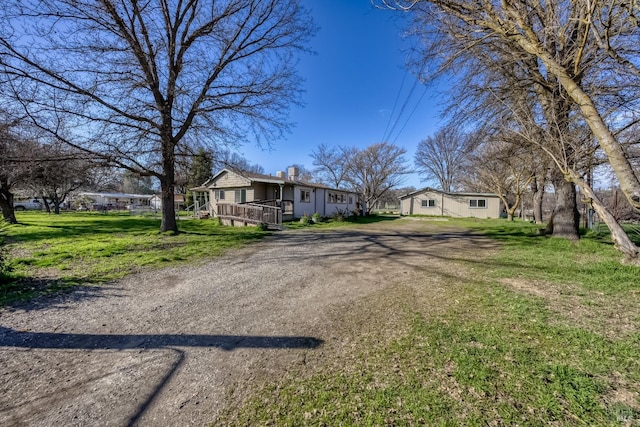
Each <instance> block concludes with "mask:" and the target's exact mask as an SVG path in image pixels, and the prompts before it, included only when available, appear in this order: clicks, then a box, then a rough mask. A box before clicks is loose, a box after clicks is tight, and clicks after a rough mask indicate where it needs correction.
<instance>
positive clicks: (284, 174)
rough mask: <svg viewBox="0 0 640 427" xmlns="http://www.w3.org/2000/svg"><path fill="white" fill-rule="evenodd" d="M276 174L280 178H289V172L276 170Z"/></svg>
mask: <svg viewBox="0 0 640 427" xmlns="http://www.w3.org/2000/svg"><path fill="white" fill-rule="evenodd" d="M276 176H277V177H278V178H280V179H286V178H287V174H286V173H285V172H284V171H278V172H276Z"/></svg>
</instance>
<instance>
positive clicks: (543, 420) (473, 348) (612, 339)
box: [217, 220, 640, 426]
mask: <svg viewBox="0 0 640 427" xmlns="http://www.w3.org/2000/svg"><path fill="white" fill-rule="evenodd" d="M452 226H453V227H459V228H464V229H467V230H472V232H474V233H479V234H484V235H486V236H489V237H490V238H492V239H496V240H498V241H499V242H500V243H501V244H500V246H499V249H498V250H497V251H496V252H495V253H491V254H479V253H475V252H474V251H473V248H470V250H469V253H468V256H463V257H462V258H460V259H457V260H453V261H451V262H453V263H456V264H457V265H458V267H457V268H456V270H457V271H458V272H459V274H462V275H463V279H462V280H461V279H460V277H459V276H458V277H455V278H452V277H434V276H433V275H434V274H437V273H431V274H425V277H424V278H421V279H419V280H417V282H414V283H411V284H410V286H409V287H410V288H411V289H412V291H411V292H408V293H407V295H406V296H404V297H402V298H400V299H399V300H397V301H395V302H394V303H393V304H391V305H383V304H382V303H379V301H380V300H383V299H384V298H385V295H379V296H375V297H373V298H370V299H369V300H368V301H366V302H365V303H364V305H363V307H361V308H360V310H362V312H369V313H370V312H374V313H376V314H375V315H373V316H374V318H379V320H378V321H377V322H378V323H376V326H375V327H370V328H367V327H362V326H361V325H356V326H355V327H354V329H355V331H356V332H355V333H354V337H353V339H354V340H355V341H356V343H358V342H359V345H353V346H352V347H353V348H354V349H355V350H353V352H352V353H351V352H347V353H340V350H339V347H336V350H335V351H336V353H337V354H336V355H335V356H334V357H335V360H332V361H330V362H326V364H325V365H324V367H320V368H318V369H309V368H307V367H305V366H303V367H300V368H295V367H293V368H292V371H291V373H290V375H288V376H287V377H286V378H284V379H282V380H280V381H278V382H277V383H275V384H269V385H265V386H264V387H262V388H261V389H260V390H257V391H256V392H255V393H254V397H253V398H251V399H249V401H248V402H246V403H245V404H243V405H242V406H240V407H237V408H232V409H231V410H230V411H229V412H228V413H227V414H225V415H223V416H222V417H221V418H220V419H219V420H217V421H219V422H222V423H225V424H230V425H279V426H298V425H344V426H351V425H353V426H355V425H358V426H360V425H376V426H378V425H399V426H402V425H451V426H459V425H465V426H484V425H521V426H522V425H526V426H540V425H558V426H559V425H562V426H564V425H575V426H579V425H589V426H591V425H598V426H601V425H602V426H605V425H610V426H630V425H640V358H639V356H638V355H640V268H638V267H631V266H624V265H621V264H620V262H619V260H620V255H619V253H618V252H616V251H615V250H614V249H613V247H612V245H611V244H609V243H608V242H606V239H602V236H597V235H593V234H592V235H590V236H588V237H586V238H585V239H583V240H582V241H580V242H579V243H577V244H573V243H570V242H566V241H562V240H556V239H549V238H545V237H540V236H537V234H536V226H535V225H532V224H528V223H523V222H515V223H507V222H506V221H503V220H496V221H490V220H489V221H482V220H455V221H448V222H444V223H439V222H438V223H436V222H433V223H430V224H429V227H430V231H431V232H433V231H437V229H438V227H446V228H447V229H450V227H452ZM436 279H438V280H436ZM434 282H437V283H438V286H437V289H435V290H430V289H432V288H433V287H434V285H433V283H434ZM406 285H407V284H402V286H406ZM381 304H382V305H381ZM358 310H359V309H358V307H354V308H353V310H352V311H353V312H357V311H358ZM398 317H401V319H402V320H401V321H400V324H399V325H398V324H397V322H394V320H393V319H397V318H398ZM344 322H345V323H347V324H348V323H349V317H347V318H345V319H344ZM387 322H388V324H389V325H391V326H387V325H386V323H387ZM385 327H386V328H390V329H392V330H394V331H398V332H397V333H395V334H393V333H392V334H391V336H392V338H385V337H386V336H388V335H389V330H388V329H387V330H385ZM376 328H379V330H376ZM328 345H329V346H330V345H331V344H330V343H329V344H328ZM331 351H332V349H331V348H330V347H329V348H326V349H325V351H324V354H325V356H324V357H323V356H318V359H320V360H319V361H318V364H319V366H323V364H324V363H325V362H323V361H322V359H323V358H329V359H330V357H329V356H328V353H330V352H331ZM308 357H312V356H308Z"/></svg>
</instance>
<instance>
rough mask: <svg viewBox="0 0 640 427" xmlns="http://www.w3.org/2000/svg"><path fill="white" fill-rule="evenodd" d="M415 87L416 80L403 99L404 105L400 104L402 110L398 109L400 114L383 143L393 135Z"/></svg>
mask: <svg viewBox="0 0 640 427" xmlns="http://www.w3.org/2000/svg"><path fill="white" fill-rule="evenodd" d="M417 85H418V79H416V80H415V81H414V82H413V86H411V90H410V91H409V94H408V95H407V98H406V99H405V101H404V103H403V104H402V108H401V109H400V112H399V113H398V117H397V118H396V120H395V122H394V123H393V126H392V127H391V130H390V131H389V134H388V136H387V135H385V136H387V137H386V138H383V139H382V140H383V141H386V140H388V139H391V135H392V134H393V131H394V130H395V129H396V126H397V125H398V121H400V117H402V113H404V109H405V108H406V107H407V104H408V103H409V100H410V99H411V97H412V96H413V91H414V90H415V89H416V86H417Z"/></svg>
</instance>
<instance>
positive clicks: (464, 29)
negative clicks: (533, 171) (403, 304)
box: [383, 0, 640, 262]
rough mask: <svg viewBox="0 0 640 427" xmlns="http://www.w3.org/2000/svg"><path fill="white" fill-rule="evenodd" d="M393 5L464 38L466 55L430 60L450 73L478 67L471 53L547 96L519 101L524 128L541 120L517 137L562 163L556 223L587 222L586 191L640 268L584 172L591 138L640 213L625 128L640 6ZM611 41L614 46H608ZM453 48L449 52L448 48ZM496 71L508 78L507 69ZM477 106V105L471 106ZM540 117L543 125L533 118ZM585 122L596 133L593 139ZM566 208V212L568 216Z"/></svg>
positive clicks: (444, 1) (442, 1)
mask: <svg viewBox="0 0 640 427" xmlns="http://www.w3.org/2000/svg"><path fill="white" fill-rule="evenodd" d="M383 3H384V4H385V5H386V6H391V7H398V8H403V9H412V8H413V9H414V10H415V11H417V12H418V13H417V15H418V16H421V17H424V19H422V20H421V21H420V24H421V25H424V26H426V27H428V28H429V31H432V29H433V28H435V29H436V30H435V34H436V35H437V36H439V37H441V39H442V40H444V41H449V42H450V41H451V40H453V39H457V40H459V41H460V43H459V44H458V46H460V47H461V49H459V50H458V51H457V52H454V54H453V55H451V53H452V52H445V54H444V55H442V53H443V51H442V50H439V49H435V51H434V52H432V53H430V54H429V55H427V57H428V58H435V57H437V56H439V55H440V57H441V58H442V59H440V61H439V62H438V61H437V60H436V63H437V64H438V67H440V68H439V70H440V71H444V70H450V69H460V68H459V64H458V62H459V61H460V59H461V58H462V61H463V62H464V61H468V58H469V57H470V56H472V57H473V58H475V59H476V60H477V61H476V65H480V66H481V70H482V69H486V68H487V64H491V63H493V64H500V66H504V65H505V64H507V65H509V64H511V65H512V66H508V67H505V69H507V70H508V71H509V73H512V74H513V75H515V76H517V77H518V79H517V81H518V82H520V83H519V84H515V85H513V84H512V86H514V87H515V88H519V89H527V90H522V91H521V92H522V93H525V99H526V97H528V96H535V97H536V98H537V100H536V106H535V107H534V108H531V109H529V108H525V109H522V108H518V107H517V104H518V103H515V104H511V105H510V107H509V108H510V109H511V111H512V113H513V114H512V116H513V117H514V121H519V120H520V119H521V118H522V117H525V118H526V120H523V122H527V123H530V124H533V126H520V127H519V128H518V129H514V133H520V134H521V137H522V138H523V140H527V141H528V142H529V143H531V144H536V145H537V146H538V147H539V148H540V149H541V150H542V151H543V152H545V153H546V154H547V155H548V156H549V158H550V159H552V161H553V163H554V164H555V165H556V166H557V168H558V170H559V172H560V174H561V175H562V177H563V179H562V180H556V187H557V188H561V189H564V188H565V187H566V190H567V191H563V190H561V191H559V194H564V195H565V196H566V197H564V198H563V201H562V203H563V204H564V205H559V206H557V207H556V212H555V216H554V223H555V220H556V219H562V220H563V221H567V222H570V221H574V222H576V223H577V221H576V220H575V218H577V209H576V208H575V198H574V197H572V194H575V185H578V186H579V187H580V189H581V190H582V194H583V195H586V196H587V197H588V198H590V199H591V200H592V205H593V208H594V209H595V210H596V211H597V212H598V213H599V215H600V217H601V218H603V219H604V221H605V222H606V223H607V225H608V226H609V228H610V229H611V233H612V239H613V241H614V243H615V245H616V247H617V248H618V249H619V250H620V251H621V252H623V253H624V254H625V255H626V256H627V258H628V259H631V260H633V262H638V257H639V256H640V249H639V248H638V247H637V246H635V245H634V244H633V243H632V242H631V240H630V239H629V237H628V236H627V235H626V233H624V230H623V229H622V228H621V227H620V226H619V224H618V223H617V222H616V221H615V218H614V217H613V216H612V215H611V214H610V213H609V212H607V209H606V207H605V206H604V205H603V204H602V203H601V201H599V199H598V198H597V196H596V195H595V194H594V192H593V190H592V188H591V186H590V184H589V181H588V179H585V176H587V175H588V170H590V168H589V167H587V168H585V167H582V165H581V162H580V161H579V159H580V156H581V155H584V153H585V152H586V151H585V149H587V150H588V149H589V147H593V146H594V145H593V144H592V143H591V141H592V138H593V139H595V140H596V141H597V142H598V144H599V145H598V148H599V149H601V150H602V152H603V153H604V154H605V155H606V157H607V161H608V163H609V164H610V165H611V167H612V169H613V170H614V172H615V174H616V177H617V178H618V181H619V182H620V185H621V188H622V190H623V192H624V193H625V195H626V197H627V198H628V200H629V201H630V203H631V204H632V205H633V206H634V207H635V208H636V209H639V208H640V176H638V175H637V174H636V173H635V171H634V168H633V164H632V158H631V155H630V153H631V151H630V150H629V149H628V148H627V146H626V141H625V140H624V137H623V134H624V133H625V132H624V131H625V130H626V129H630V128H633V127H635V126H637V124H638V120H639V115H638V112H637V109H636V108H635V107H633V106H634V105H637V102H638V99H640V84H639V81H640V79H639V77H640V72H639V68H638V61H639V58H640V55H639V53H640V48H639V46H638V44H637V39H638V35H639V34H640V27H638V26H637V25H636V23H637V12H638V11H637V8H636V7H635V6H629V5H628V4H626V3H624V2H618V1H615V0H614V1H612V2H607V3H605V2H597V1H596V2H590V1H575V2H569V1H560V2H555V3H553V2H552V3H548V2H546V3H542V2H539V1H535V0H533V1H516V2H508V3H504V2H503V3H492V2H489V3H487V2H483V3H479V2H459V1H449V0H433V1H432V0H429V1H413V2H410V3H406V4H403V2H401V1H398V2H393V4H391V3H390V2H384V1H383ZM434 18H437V19H434ZM603 35H606V37H603ZM606 38H610V41H609V42H604V43H603V40H605V39H606ZM607 43H610V44H609V45H607ZM432 45H433V43H432ZM443 45H444V46H447V43H443ZM446 53H448V55H447V54H446ZM469 53H471V55H469ZM465 65H467V66H468V65H469V64H465ZM494 71H495V67H494ZM514 71H515V73H514ZM517 73H520V75H519V76H518V74H517ZM477 75H478V76H480V77H479V79H481V78H486V76H487V74H485V73H482V72H480V73H477ZM493 75H494V76H502V77H505V75H504V74H501V73H494V74H493ZM511 81H512V82H513V80H511ZM493 82H495V80H489V83H493ZM484 86H485V90H484V91H485V93H487V94H488V95H487V96H493V97H495V98H496V99H498V100H501V101H502V100H503V98H501V96H504V95H500V94H496V93H495V92H494V87H493V86H492V85H491V84H486V85H484ZM503 87H507V88H508V87H509V85H507V86H503ZM622 88H624V89H622ZM476 105H477V103H476ZM476 105H474V104H473V103H472V104H469V105H467V107H469V106H471V107H476ZM514 106H515V108H514ZM471 111H473V108H472V109H471ZM523 113H524V114H523ZM531 117H532V118H533V120H529V119H530V118H531ZM580 121H582V122H583V123H584V125H585V126H586V127H587V128H588V129H589V131H590V133H591V135H592V137H585V136H584V135H583V133H582V127H583V126H582V125H581V124H580ZM536 127H537V128H538V129H537V130H536V129H535V128H536ZM576 130H577V132H576ZM576 133H577V134H578V136H576ZM547 141H550V142H551V144H549V143H547ZM593 154H594V153H591V155H589V156H587V157H586V158H587V159H588V162H591V161H592V159H594V158H595V157H594V156H593ZM567 203H572V204H573V206H570V205H567ZM561 212H564V213H566V215H565V214H562V215H560V214H559V213H561ZM554 225H558V224H554ZM574 229H577V225H576V226H575V227H574V226H572V227H554V235H556V230H567V231H568V230H574ZM574 234H575V232H574Z"/></svg>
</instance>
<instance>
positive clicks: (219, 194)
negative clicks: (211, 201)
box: [213, 190, 224, 200]
mask: <svg viewBox="0 0 640 427" xmlns="http://www.w3.org/2000/svg"><path fill="white" fill-rule="evenodd" d="M213 197H214V198H215V199H216V200H224V190H215V191H214V192H213Z"/></svg>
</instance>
